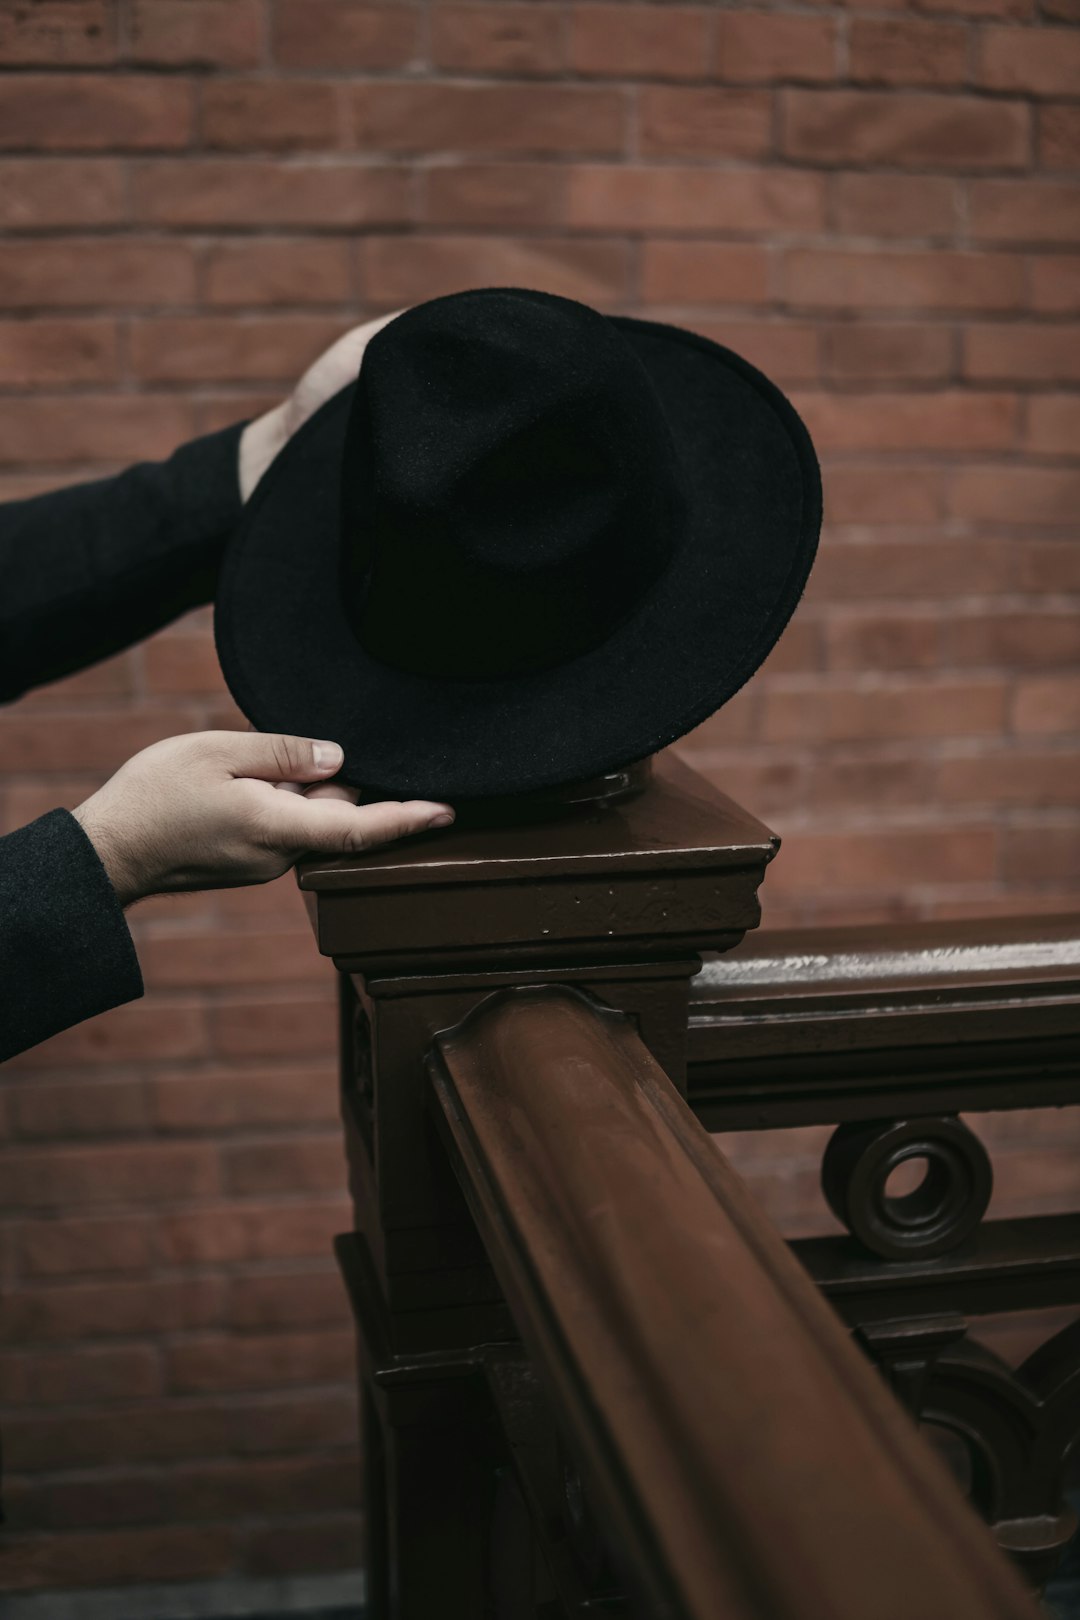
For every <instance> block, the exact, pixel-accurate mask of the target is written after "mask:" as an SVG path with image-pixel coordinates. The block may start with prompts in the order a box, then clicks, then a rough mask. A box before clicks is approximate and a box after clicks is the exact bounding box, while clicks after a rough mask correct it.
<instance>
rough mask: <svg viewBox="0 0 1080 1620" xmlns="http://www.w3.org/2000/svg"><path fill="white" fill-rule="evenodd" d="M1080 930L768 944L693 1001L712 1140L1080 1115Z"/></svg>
mask: <svg viewBox="0 0 1080 1620" xmlns="http://www.w3.org/2000/svg"><path fill="white" fill-rule="evenodd" d="M1078 1050H1080V917H1060V918H1055V917H1034V918H1005V919H1000V918H995V919H988V920H984V921H978V922H961V923H940V924H933V925H926V924H922V925H920V926H910V927H904V928H897V927H893V926H891V925H890V926H888V927H878V928H847V929H840V928H837V929H813V930H797V931H790V932H776V933H768V932H762V933H760V934H758V935H755V936H754V937H752V938H748V939H745V940H743V941H742V943H741V944H740V945H739V947H738V949H737V951H736V952H735V953H734V954H733V955H732V956H730V957H728V956H724V957H722V958H715V957H714V958H711V959H710V958H707V959H706V961H705V964H704V967H703V968H702V971H701V973H700V974H699V975H698V976H697V978H696V979H695V980H694V981H693V983H692V985H691V989H690V1024H689V1031H688V1064H689V1092H690V1097H691V1100H692V1102H693V1104H694V1107H695V1109H696V1110H697V1112H698V1114H699V1117H700V1118H701V1119H702V1120H703V1121H704V1122H705V1123H706V1124H707V1125H708V1126H709V1127H710V1129H713V1130H738V1129H747V1128H750V1129H753V1128H757V1127H759V1126H767V1127H777V1126H784V1125H810V1124H832V1123H838V1122H839V1121H842V1120H856V1119H877V1118H886V1117H892V1118H901V1117H906V1116H909V1115H911V1114H912V1113H914V1114H916V1115H917V1114H921V1113H936V1112H939V1111H941V1110H943V1109H944V1110H948V1111H951V1112H956V1111H968V1112H970V1111H978V1110H984V1109H998V1108H1037V1107H1044V1106H1055V1105H1061V1104H1065V1103H1075V1102H1078V1101H1080V1067H1078V1065H1077V1061H1076V1060H1077V1052H1078Z"/></svg>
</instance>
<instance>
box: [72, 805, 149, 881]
mask: <svg viewBox="0 0 1080 1620" xmlns="http://www.w3.org/2000/svg"><path fill="white" fill-rule="evenodd" d="M71 813H72V815H73V816H74V817H75V820H76V821H77V822H78V823H79V826H80V827H81V828H82V830H83V832H84V833H85V834H86V836H87V838H89V840H90V842H91V843H92V844H93V846H94V849H95V850H96V852H97V857H98V860H99V861H100V862H101V864H102V866H103V867H104V868H105V875H106V877H107V878H108V880H109V882H110V883H111V884H112V886H113V889H114V890H115V893H116V898H117V900H119V902H120V904H121V905H122V906H130V905H132V904H133V903H134V902H135V901H136V900H139V899H141V898H142V896H143V895H144V894H146V893H148V892H149V891H148V890H147V889H146V888H145V886H144V884H143V882H142V880H141V874H140V872H139V870H138V864H137V862H136V861H135V860H134V859H133V858H132V855H131V852H130V851H129V850H127V849H126V848H125V844H124V840H123V838H121V837H118V836H117V833H116V830H115V828H110V827H109V825H108V821H107V818H103V817H101V816H100V815H98V813H97V811H96V809H95V806H94V801H93V799H87V801H86V803H85V804H80V805H79V806H78V808H77V809H75V810H73V811H72V812H71Z"/></svg>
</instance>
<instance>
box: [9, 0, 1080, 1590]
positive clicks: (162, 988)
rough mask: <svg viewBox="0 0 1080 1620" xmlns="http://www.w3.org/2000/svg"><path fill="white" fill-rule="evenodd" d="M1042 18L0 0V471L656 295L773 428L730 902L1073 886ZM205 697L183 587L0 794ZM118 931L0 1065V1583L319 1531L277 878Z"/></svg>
mask: <svg viewBox="0 0 1080 1620" xmlns="http://www.w3.org/2000/svg"><path fill="white" fill-rule="evenodd" d="M1076 17H1077V10H1076V0H1040V3H1038V4H1036V0H940V4H936V5H934V4H930V3H929V0H927V3H926V4H924V5H920V4H918V0H915V3H913V4H911V5H909V6H907V7H898V8H897V9H890V8H889V6H888V4H887V0H886V3H882V4H881V5H880V6H877V7H874V8H873V9H870V8H867V9H866V11H865V12H864V11H862V10H860V9H859V8H858V7H845V6H832V5H829V4H823V5H814V6H811V7H807V8H805V9H802V10H790V11H789V10H780V9H773V8H766V9H757V10H746V11H738V10H728V9H722V10H721V9H717V8H714V7H713V6H711V5H695V4H679V3H664V4H661V3H657V4H643V5H638V4H622V3H618V4H616V3H612V0H609V3H606V4H584V3H583V4H577V5H573V4H565V5H564V4H560V3H557V0H528V3H519V4H446V3H441V0H432V3H431V4H420V3H418V4H410V3H405V0H402V3H393V0H391V3H386V4H376V5H371V6H368V5H363V4H350V3H343V0H276V3H274V0H266V3H263V0H130V3H126V4H122V5H116V4H111V3H109V0H37V3H33V4H32V3H30V0H26V3H22V4H15V3H8V0H4V3H3V4H0V62H2V63H3V64H4V66H5V69H6V71H5V72H4V75H3V79H2V83H0V225H2V226H3V228H4V229H5V231H6V232H7V233H8V240H7V241H6V242H5V244H4V247H3V250H2V256H0V303H2V305H3V311H2V314H0V460H2V463H3V467H2V474H0V496H3V497H13V496H16V495H19V494H22V493H25V492H28V491H31V490H36V489H39V488H42V487H48V486H50V485H53V484H57V483H64V482H68V481H71V480H73V479H75V478H78V477H82V476H85V475H88V474H94V473H99V472H107V471H108V470H110V469H112V468H115V467H118V466H121V465H123V464H124V463H125V462H127V461H129V460H132V459H135V458H137V457H140V456H156V455H160V454H163V453H165V452H167V451H168V450H169V448H170V447H171V446H172V445H174V444H175V443H177V442H178V441H180V440H182V439H184V438H185V437H188V436H190V435H192V434H194V433H196V432H198V431H200V430H203V429H206V428H209V427H212V426H214V425H216V424H219V423H224V422H228V421H231V420H233V419H235V418H237V417H238V416H241V415H243V414H245V413H249V412H252V411H256V410H258V409H260V408H262V407H263V405H264V404H268V403H270V402H271V401H273V400H276V399H277V398H278V397H279V396H280V394H281V391H282V389H283V387H284V386H285V385H286V384H287V383H288V382H289V380H290V379H292V378H293V377H294V376H295V375H296V373H297V372H298V370H299V369H300V368H301V367H302V366H303V364H304V363H305V362H306V361H307V360H308V359H309V358H310V357H311V356H313V355H314V354H315V353H316V352H317V351H318V350H319V349H320V348H321V347H322V346H323V345H325V344H326V343H327V342H328V341H329V340H330V339H331V338H332V337H334V336H335V335H336V334H337V333H338V332H339V331H341V330H342V329H343V328H345V327H346V326H348V325H349V324H351V323H352V322H353V321H355V320H356V319H357V318H360V317H362V316H365V315H367V314H369V313H374V312H377V311H380V310H383V309H387V308H391V307H394V306H395V305H397V304H400V303H402V302H407V301H409V300H415V299H420V298H423V297H426V296H428V295H431V294H434V293H438V292H443V291H447V290H449V289H451V288H454V287H460V286H466V285H470V284H475V283H478V282H479V283H483V282H506V281H514V282H523V283H526V284H532V285H537V286H544V287H548V288H550V289H552V290H554V291H557V292H562V293H566V294H569V295H572V296H575V297H580V298H584V299H586V300H589V301H591V302H594V303H596V304H599V305H601V306H602V307H604V308H606V309H635V310H642V309H644V310H646V311H648V312H649V313H651V314H654V315H658V316H661V317H671V318H673V319H676V320H680V321H683V322H685V323H686V324H688V325H691V326H694V327H696V328H698V329H699V330H701V331H704V332H707V333H710V334H713V335H716V336H718V337H720V338H721V339H722V340H724V341H726V342H730V343H731V344H732V345H734V346H735V347H736V348H738V349H740V350H741V351H743V352H744V353H745V354H746V355H747V356H748V357H750V358H751V359H753V360H756V361H758V362H759V363H760V364H761V365H762V366H764V367H765V369H766V370H768V371H769V372H770V373H771V374H772V375H774V376H775V377H776V378H777V379H778V380H779V381H780V382H782V383H783V384H785V385H786V386H787V387H788V388H789V389H790V391H791V392H792V394H793V395H794V396H795V398H796V399H797V401H798V403H799V406H800V408H801V409H802V410H803V411H804V412H805V415H806V418H807V420H808V422H809V424H810V426H811V428H812V430H813V432H814V434H815V437H816V439H817V443H818V445H819V448H820V451H821V454H822V458H823V462H824V467H825V490H826V505H827V515H828V528H827V534H826V538H825V542H824V547H823V551H822V556H821V559H820V563H819V566H818V569H817V572H816V575H815V577H814V580H813V582H812V584H811V587H810V590H809V592H808V595H807V598H806V600H805V602H804V604H803V606H802V608H801V610H800V612H799V615H798V617H797V619H796V621H795V623H794V625H793V626H792V627H791V629H790V630H789V632H788V634H787V635H786V636H785V638H784V640H783V642H782V644H781V646H780V647H779V648H778V650H777V651H776V653H775V654H774V656H773V657H772V658H771V659H770V661H769V663H768V665H767V667H766V669H765V670H764V671H763V672H762V674H761V675H760V676H759V677H758V678H757V679H756V680H755V681H754V682H753V683H752V685H751V686H750V688H749V689H748V690H746V691H745V692H744V693H743V694H741V695H740V696H739V697H737V698H736V699H735V700H734V701H733V702H732V703H731V704H730V705H729V706H728V707H727V709H725V710H724V711H723V712H722V713H721V714H720V715H719V716H718V717H716V719H714V720H712V721H710V722H708V724H707V725H706V726H704V727H703V728H702V729H701V731H700V732H699V733H698V734H697V735H696V736H695V737H694V738H693V739H692V740H691V742H690V743H689V744H688V745H687V750H686V751H687V753H688V755H689V756H690V757H691V758H692V759H693V760H694V761H695V762H696V763H697V764H699V765H700V766H702V767H703V768H705V769H707V770H708V771H710V772H711V773H713V774H714V775H715V777H716V779H717V780H718V781H719V782H721V783H722V784H723V785H724V786H725V787H726V788H727V789H728V790H729V791H731V792H732V793H733V794H734V795H735V796H736V797H738V798H740V799H741V800H742V801H743V802H744V803H746V804H747V805H748V806H749V807H751V808H752V809H754V810H755V811H757V812H759V813H760V814H762V815H763V816H764V817H765V818H766V819H768V820H769V821H770V822H771V823H772V824H773V825H774V826H776V827H777V829H778V830H779V831H781V832H782V833H783V834H784V835H785V848H784V850H783V852H782V854H781V856H780V859H779V860H778V862H777V864H776V866H775V868H774V869H773V871H772V873H771V874H770V877H769V880H768V884H767V895H766V916H767V919H768V920H769V921H772V922H774V923H780V922H786V921H790V920H806V921H812V920H815V919H824V918H830V919H831V918H836V917H846V916H854V917H878V916H898V915H926V916H937V915H947V914H953V915H955V914H968V913H972V912H981V911H991V912H993V911H1005V910H1015V909H1031V908H1035V909H1048V910H1049V909H1061V908H1065V907H1068V906H1069V905H1070V904H1075V903H1076V902H1077V899H1078V897H1080V818H1078V817H1077V814H1076V801H1077V791H1078V788H1080V764H1078V761H1080V754H1078V751H1077V740H1078V739H1077V732H1078V731H1080V675H1078V673H1077V655H1078V653H1080V629H1078V627H1077V620H1076V606H1077V603H1076V593H1077V592H1078V591H1080V551H1078V549H1077V541H1076V536H1075V533H1074V532H1073V531H1072V526H1073V525H1074V522H1075V514H1076V508H1077V506H1078V504H1080V473H1078V471H1077V466H1076V462H1075V459H1074V451H1075V447H1076V443H1077V439H1078V433H1080V401H1078V400H1077V397H1076V394H1075V392H1072V390H1074V389H1075V385H1076V383H1077V380H1078V378H1080V325H1078V324H1077V321H1076V302H1077V294H1078V289H1080V185H1078V182H1077V177H1076V169H1077V166H1078V162H1080V107H1078V105H1077V100H1076V98H1077V95H1078V92H1080V34H1078V33H1077V32H1075V31H1074V30H1073V29H1072V28H1071V27H1070V24H1071V23H1073V22H1075V20H1076ZM233 723H235V715H234V712H233V711H232V710H231V708H230V706H229V704H228V702H227V699H226V697H225V695H224V693H223V690H222V686H221V683H220V679H219V677H218V675H217V671H216V667H215V664H214V660H213V654H212V648H211V643H210V640H209V636H208V622H207V619H206V616H205V615H199V616H196V617H195V618H194V619H193V620H191V621H189V622H187V623H184V624H180V625H177V626H175V627H174V628H173V629H171V630H168V631H166V632H165V633H163V634H162V635H161V636H159V637H158V638H157V639H156V640H155V641H153V642H151V643H150V644H148V645H147V646H144V647H142V648H139V649H137V650H135V651H133V652H132V653H130V654H129V655H127V656H126V657H124V658H121V659H119V660H117V661H115V662H114V663H111V664H109V665H106V666H104V667H103V668H100V669H97V670H94V671H91V672H89V673H88V674H86V675H85V676H82V677H80V678H78V679H76V680H72V681H69V682H66V683H64V684H63V685H62V686H59V687H56V688H53V689H50V690H49V691H47V692H44V693H40V694H37V695H35V696H33V697H31V698H29V699H27V700H25V701H24V702H22V703H20V704H17V705H16V706H15V707H14V708H12V709H11V710H9V711H7V712H5V713H4V714H3V715H2V716H0V760H2V764H3V767H4V771H5V783H6V786H5V788H4V792H3V799H2V810H3V815H4V817H5V821H6V824H7V825H9V826H12V825H17V824H19V823H21V822H23V821H25V820H27V819H28V818H30V817H32V816H33V815H35V814H37V813H38V812H40V811H41V810H44V809H46V808H48V807H50V806H52V805H54V804H58V803H61V804H74V803H77V802H78V801H79V800H80V799H81V798H83V797H84V796H85V795H86V794H87V793H88V792H89V791H90V790H91V789H92V788H93V786H94V784H95V783H96V782H98V781H100V779H101V778H102V776H103V775H104V774H106V773H107V772H108V771H110V770H111V769H112V768H113V767H114V766H116V765H118V764H119V763H120V762H121V760H123V759H124V758H125V757H126V756H127V755H128V754H130V753H131V752H132V751H133V750H134V749H136V748H138V747H140V746H142V745H143V744H145V743H147V742H149V741H151V740H152V739H154V738H156V737H161V736H166V735H170V734H172V733H175V732H179V731H184V730H188V729H191V728H195V727H201V726H206V725H217V724H233ZM134 926H135V929H136V932H137V934H138V937H139V943H140V952H141V955H142V959H143V963H144V967H145V970H146V977H147V982H148V987H149V993H148V996H147V999H146V1000H145V1001H144V1002H142V1003H140V1004H137V1005H135V1006H132V1007H129V1008H126V1009H123V1010H121V1011H119V1012H117V1013H115V1014H112V1015H110V1016H108V1017H105V1018H103V1019H101V1020H98V1021H96V1022H94V1023H92V1024H90V1025H87V1026H84V1027H83V1028H81V1029H78V1030H75V1031H72V1032H70V1033H69V1034H67V1035H64V1036H61V1037H60V1038H59V1039H57V1040H55V1041H53V1042H51V1043H49V1044H48V1045H46V1046H44V1047H42V1048H41V1049H39V1050H38V1051H35V1052H33V1053H31V1054H28V1055H27V1056H26V1057H25V1058H24V1059H22V1060H21V1061H19V1062H16V1063H14V1064H12V1065H10V1067H9V1069H8V1070H7V1071H6V1072H5V1077H4V1084H3V1086H2V1087H0V1127H2V1128H3V1129H4V1131H5V1132H6V1133H7V1138H8V1140H7V1145H6V1147H5V1148H4V1150H3V1153H2V1169H0V1202H2V1205H3V1214H2V1221H3V1224H2V1225H0V1267H2V1268H3V1271H4V1274H5V1276H6V1279H7V1285H8V1289H7V1292H8V1303H7V1306H6V1309H5V1313H4V1322H3V1333H4V1336H5V1345H4V1348H3V1351H2V1356H0V1371H2V1375H3V1401H4V1403H5V1405H4V1408H3V1409H2V1412H0V1425H2V1428H3V1432H4V1436H5V1441H6V1448H7V1466H8V1469H9V1471H10V1475H11V1482H10V1486H9V1516H10V1520H11V1524H12V1526H13V1530H14V1533H15V1535H16V1537H17V1548H16V1550H15V1551H14V1552H12V1553H9V1554H8V1556H7V1562H6V1564H5V1567H4V1576H5V1577H6V1578H7V1579H8V1580H11V1579H12V1578H14V1579H15V1580H17V1581H21V1582H23V1583H25V1584H27V1585H34V1584H40V1585H72V1584H74V1585H78V1584H81V1583H83V1582H90V1581H124V1580H135V1579H150V1578H154V1579H162V1578H170V1577H173V1576H175V1577H178V1578H180V1577H190V1576H196V1575H203V1574H212V1573H217V1572H221V1571H229V1570H237V1571H239V1570H247V1571H268V1570H280V1569H282V1568H285V1567H295V1568H320V1567H329V1566H331V1565H334V1564H335V1563H338V1562H347V1561H350V1560H351V1558H352V1556H353V1552H354V1537H353V1523H352V1519H351V1517H350V1514H351V1512H352V1508H353V1500H354V1489H353V1483H352V1482H353V1457H352V1452H351V1436H352V1414H351V1395H350V1384H351V1377H350V1374H351V1341H350V1332H349V1327H348V1322H347V1319H346V1312H345V1307H344V1304H343V1300H342V1294H341V1289H340V1287H339V1284H338V1281H337V1279H336V1276H335V1275H334V1273H333V1271H332V1269H331V1266H330V1264H329V1261H328V1259H327V1246H328V1240H329V1237H330V1234H331V1233H332V1232H333V1231H334V1230H335V1229H337V1228H338V1227H340V1225H341V1224H342V1220H343V1216H342V1205H341V1200H340V1197H339V1190H340V1188H341V1186H342V1183H343V1179H344V1178H343V1170H342V1162H341V1155H340V1151H339V1147H338V1138H337V1132H336V1129H335V1125H334V1118H335V1097H334V1076H333V1061H332V1048H333V1023H332V1019H331V1016H330V1006H331V986H330V984H329V981H328V975H327V973H326V972H325V971H324V969H323V967H322V965H321V964H320V962H319V961H318V960H317V959H316V958H315V956H314V952H313V950H312V947H311V944H310V942H309V935H308V931H307V927H306V923H305V920H304V917H303V914H302V911H301V908H300V907H299V906H298V904H297V901H296V896H295V893H294V891H293V890H292V888H291V886H290V885H289V884H288V883H281V884H277V885H275V886H273V887H272V888H271V889H269V890H265V891H249V892H246V893H245V892H239V893H235V894H219V895H215V896H196V897H191V898H185V899H172V900H167V901H153V902H150V903H148V904H146V905H143V906H141V907H139V908H138V910H137V911H136V913H135V915H134ZM1012 1139H1014V1140H1018V1136H1017V1132H1016V1131H1015V1130H1014V1131H1013V1133H1012ZM808 1162H809V1161H807V1163H808ZM799 1166H800V1168H799V1170H798V1174H799V1175H800V1176H802V1177H803V1178H804V1181H805V1184H806V1187H807V1189H808V1190H807V1192H806V1194H805V1198H806V1199H807V1200H809V1198H810V1197H811V1191H810V1190H809V1189H810V1185H811V1177H810V1174H809V1171H808V1170H807V1169H806V1167H805V1165H804V1163H803V1161H802V1160H799ZM799 1185H800V1186H801V1185H803V1183H802V1182H799ZM1066 1192H1067V1189H1063V1188H1060V1187H1058V1188H1056V1189H1055V1188H1053V1187H1051V1188H1050V1190H1049V1192H1048V1193H1047V1199H1048V1200H1052V1199H1053V1198H1054V1197H1062V1196H1065V1193H1066Z"/></svg>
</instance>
